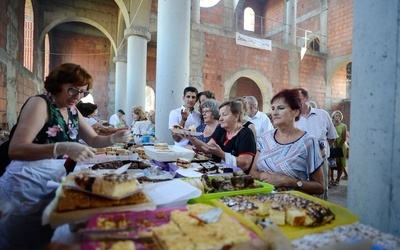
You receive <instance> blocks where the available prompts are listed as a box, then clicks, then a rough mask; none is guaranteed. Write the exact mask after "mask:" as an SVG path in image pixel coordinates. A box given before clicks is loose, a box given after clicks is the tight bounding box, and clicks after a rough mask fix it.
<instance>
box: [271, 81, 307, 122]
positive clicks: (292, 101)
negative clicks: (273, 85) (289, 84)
mask: <svg viewBox="0 0 400 250" xmlns="http://www.w3.org/2000/svg"><path fill="white" fill-rule="evenodd" d="M280 98H282V99H284V100H285V102H286V103H287V105H289V107H290V108H291V109H292V110H299V111H300V112H299V115H298V116H296V118H295V121H298V120H299V119H300V113H301V100H300V93H299V90H298V89H284V90H282V91H280V92H279V93H277V94H276V95H274V97H272V99H271V104H272V103H273V102H274V101H275V100H276V99H280Z"/></svg>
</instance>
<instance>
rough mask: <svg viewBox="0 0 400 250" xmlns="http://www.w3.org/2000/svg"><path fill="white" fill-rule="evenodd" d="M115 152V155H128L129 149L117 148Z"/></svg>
mask: <svg viewBox="0 0 400 250" xmlns="http://www.w3.org/2000/svg"><path fill="white" fill-rule="evenodd" d="M115 153H116V154H117V155H129V150H127V149H122V148H121V149H117V150H116V151H115Z"/></svg>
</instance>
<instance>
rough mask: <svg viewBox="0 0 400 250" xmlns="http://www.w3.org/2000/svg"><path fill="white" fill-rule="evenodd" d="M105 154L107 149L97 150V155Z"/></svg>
mask: <svg viewBox="0 0 400 250" xmlns="http://www.w3.org/2000/svg"><path fill="white" fill-rule="evenodd" d="M105 153H106V149H105V148H97V149H96V155H99V154H105Z"/></svg>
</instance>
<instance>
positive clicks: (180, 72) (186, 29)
mask: <svg viewBox="0 0 400 250" xmlns="http://www.w3.org/2000/svg"><path fill="white" fill-rule="evenodd" d="M157 27H158V33H157V73H156V82H157V88H156V137H157V138H158V140H161V141H165V142H167V143H168V144H173V140H172V137H171V132H170V131H169V128H168V117H169V112H170V111H171V110H172V109H176V108H178V107H180V106H181V105H182V104H183V100H182V97H183V89H184V88H185V87H187V86H188V85H189V50H190V1H187V0H165V1H159V2H158V20H157Z"/></svg>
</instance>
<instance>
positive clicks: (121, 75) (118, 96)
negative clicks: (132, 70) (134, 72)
mask: <svg viewBox="0 0 400 250" xmlns="http://www.w3.org/2000/svg"><path fill="white" fill-rule="evenodd" d="M113 61H114V63H115V107H114V113H115V112H117V110H118V109H125V104H126V95H125V93H126V56H116V57H114V59H113ZM124 111H125V112H126V110H124ZM114 113H113V114H114Z"/></svg>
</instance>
